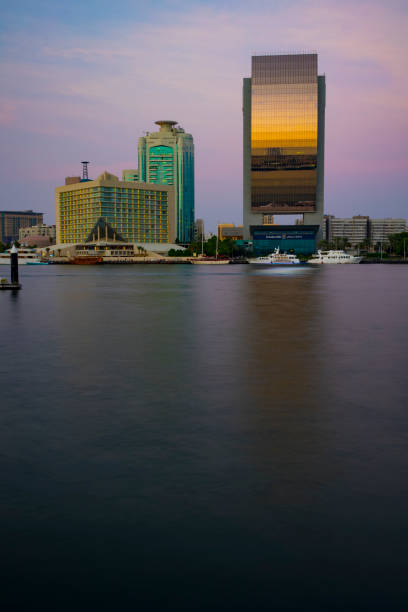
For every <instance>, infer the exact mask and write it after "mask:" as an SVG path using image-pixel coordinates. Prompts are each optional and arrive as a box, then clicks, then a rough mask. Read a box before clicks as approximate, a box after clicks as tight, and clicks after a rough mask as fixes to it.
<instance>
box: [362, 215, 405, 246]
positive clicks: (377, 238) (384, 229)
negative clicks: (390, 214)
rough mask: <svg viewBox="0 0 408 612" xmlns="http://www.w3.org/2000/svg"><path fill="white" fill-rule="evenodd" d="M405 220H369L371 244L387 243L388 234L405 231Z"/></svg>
mask: <svg viewBox="0 0 408 612" xmlns="http://www.w3.org/2000/svg"><path fill="white" fill-rule="evenodd" d="M406 225H407V222H406V219H370V224H369V232H370V233H369V238H370V241H371V244H373V245H375V244H377V242H380V243H381V242H387V241H388V236H389V235H390V234H400V233H401V232H405V231H406Z"/></svg>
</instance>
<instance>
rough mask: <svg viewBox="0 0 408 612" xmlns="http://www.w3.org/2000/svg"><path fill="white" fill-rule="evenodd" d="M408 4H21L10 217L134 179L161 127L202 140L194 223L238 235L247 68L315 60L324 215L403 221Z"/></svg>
mask: <svg viewBox="0 0 408 612" xmlns="http://www.w3.org/2000/svg"><path fill="white" fill-rule="evenodd" d="M407 32H408V2H406V0H387V1H385V0H381V1H380V0H369V1H362V0H352V1H350V0H341V1H339V0H286V1H285V0H276V1H274V0H269V1H264V0H257V2H256V3H251V2H248V1H246V2H243V1H241V0H235V1H226V0H224V1H223V0H218V1H212V0H207V1H196V0H189V1H186V0H156V1H155V2H148V1H147V0H146V1H145V0H140V1H139V0H134V1H131V0H116V1H115V2H112V0H109V1H107V0H87V2H83V1H81V2H80V1H78V0H69V2H68V0H65V1H64V2H62V1H59V0H36V2H32V0H14V1H13V2H3V3H1V8H0V57H1V64H0V83H1V84H2V85H1V88H0V129H1V142H2V147H1V151H0V155H1V159H0V180H1V186H2V188H1V202H0V209H2V210H22V209H33V210H35V211H40V212H44V213H45V222H47V223H55V205H54V188H55V187H56V186H57V185H62V184H64V179H65V176H69V175H77V174H80V171H81V167H80V162H81V160H83V159H87V160H90V162H91V164H90V167H89V174H90V177H92V178H96V177H97V176H98V175H99V174H101V173H102V172H103V171H104V170H108V171H110V172H112V173H114V174H116V175H118V176H121V171H122V169H124V168H135V167H137V142H138V138H139V136H142V135H143V134H144V132H146V131H154V130H156V128H157V126H155V125H154V122H155V121H156V120H158V119H171V120H176V121H178V122H179V123H180V125H181V126H182V127H183V128H184V129H185V130H186V132H189V133H191V134H192V135H193V137H194V142H195V171H196V217H197V218H204V220H205V222H206V229H209V230H214V229H215V226H216V223H217V222H233V223H241V222H242V78H243V77H245V76H250V65H251V55H253V54H255V53H256V54H265V53H275V52H304V51H306V52H310V51H311V52H317V53H318V54H319V74H326V88H327V98H326V156H325V211H326V212H327V213H331V214H335V215H336V216H351V215H353V214H368V215H370V216H373V217H386V216H390V217H403V218H407V217H408V214H407V188H406V183H407V175H408V172H407V170H408V152H407V151H408V150H407V148H406V147H405V141H406V139H407V134H408V129H407V128H408V76H407V74H408V71H407V69H406V62H407V57H408V36H407Z"/></svg>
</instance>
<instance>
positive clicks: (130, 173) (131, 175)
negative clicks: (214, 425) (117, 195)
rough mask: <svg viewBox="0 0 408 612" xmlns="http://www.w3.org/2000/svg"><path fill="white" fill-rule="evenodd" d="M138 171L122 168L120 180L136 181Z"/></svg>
mask: <svg viewBox="0 0 408 612" xmlns="http://www.w3.org/2000/svg"><path fill="white" fill-rule="evenodd" d="M138 180H139V171H138V170H122V181H125V182H127V181H131V182H133V181H136V182H137V181H138Z"/></svg>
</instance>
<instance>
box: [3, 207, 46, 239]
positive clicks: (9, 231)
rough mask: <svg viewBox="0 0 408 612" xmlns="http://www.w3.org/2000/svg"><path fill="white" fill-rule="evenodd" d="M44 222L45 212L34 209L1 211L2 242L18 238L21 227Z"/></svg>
mask: <svg viewBox="0 0 408 612" xmlns="http://www.w3.org/2000/svg"><path fill="white" fill-rule="evenodd" d="M38 223H43V213H36V212H33V211H32V210H23V211H17V210H9V211H8V210H2V211H0V242H3V243H4V244H6V243H8V242H14V241H16V240H18V237H19V231H20V228H24V227H30V226H31V225H37V224H38Z"/></svg>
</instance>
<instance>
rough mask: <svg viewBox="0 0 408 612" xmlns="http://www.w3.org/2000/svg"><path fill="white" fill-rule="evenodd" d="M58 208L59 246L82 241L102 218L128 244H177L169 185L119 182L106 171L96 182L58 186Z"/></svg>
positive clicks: (56, 198)
mask: <svg viewBox="0 0 408 612" xmlns="http://www.w3.org/2000/svg"><path fill="white" fill-rule="evenodd" d="M55 205H56V221H57V224H56V226H57V227H56V229H57V232H56V234H57V236H56V239H57V245H58V244H63V243H65V244H66V243H72V244H73V243H80V242H83V241H84V240H85V239H86V238H87V236H88V234H89V232H90V231H91V229H92V228H93V227H94V226H95V224H96V222H97V221H98V219H99V218H101V217H102V218H103V219H105V220H106V221H107V222H108V223H109V224H110V225H111V226H112V227H114V228H115V229H116V231H117V232H119V233H120V234H121V235H122V236H123V238H124V239H125V240H127V241H129V242H139V243H140V242H146V243H173V242H175V237H176V211H175V205H174V190H173V187H171V186H170V185H152V184H147V183H137V182H130V181H129V182H125V181H119V179H118V177H117V176H114V175H113V174H110V173H109V172H106V171H105V172H103V174H101V175H100V176H99V177H98V178H97V179H96V180H88V181H81V182H79V183H74V184H71V185H65V186H63V187H57V188H56V189H55Z"/></svg>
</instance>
